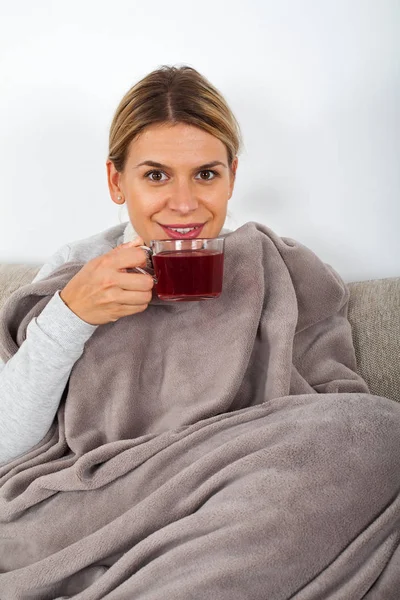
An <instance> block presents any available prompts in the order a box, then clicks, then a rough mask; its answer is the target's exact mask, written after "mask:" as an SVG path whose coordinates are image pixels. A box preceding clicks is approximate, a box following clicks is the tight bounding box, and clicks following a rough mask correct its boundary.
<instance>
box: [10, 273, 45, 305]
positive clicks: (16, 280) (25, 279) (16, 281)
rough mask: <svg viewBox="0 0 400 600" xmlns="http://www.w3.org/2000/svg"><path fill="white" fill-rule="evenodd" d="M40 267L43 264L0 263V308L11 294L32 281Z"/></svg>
mask: <svg viewBox="0 0 400 600" xmlns="http://www.w3.org/2000/svg"><path fill="white" fill-rule="evenodd" d="M40 267H41V265H31V266H30V265H24V264H23V265H21V264H20V265H18V264H15V265H12V264H0V309H1V307H2V305H3V304H4V302H5V301H6V299H7V298H8V296H10V294H12V293H13V292H14V291H15V290H17V289H18V288H19V287H21V286H23V285H26V284H27V283H31V281H32V279H33V278H34V277H35V275H36V273H38V271H39V269H40Z"/></svg>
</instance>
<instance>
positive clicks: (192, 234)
mask: <svg viewBox="0 0 400 600" xmlns="http://www.w3.org/2000/svg"><path fill="white" fill-rule="evenodd" d="M159 225H160V227H162V228H163V230H164V231H165V233H166V234H167V235H168V237H170V238H172V239H175V240H191V239H192V238H196V237H198V236H199V235H200V233H201V231H202V230H203V227H204V225H205V223H191V224H189V225H186V227H183V226H182V225H181V226H179V225H161V223H159Z"/></svg>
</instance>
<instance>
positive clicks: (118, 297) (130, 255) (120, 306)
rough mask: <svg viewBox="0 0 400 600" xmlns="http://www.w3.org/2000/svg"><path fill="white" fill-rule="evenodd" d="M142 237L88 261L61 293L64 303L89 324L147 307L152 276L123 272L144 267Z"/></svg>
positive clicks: (99, 322)
mask: <svg viewBox="0 0 400 600" xmlns="http://www.w3.org/2000/svg"><path fill="white" fill-rule="evenodd" d="M143 245H144V242H143V240H142V238H140V237H139V238H137V239H136V240H135V241H134V242H128V243H126V244H121V245H120V246H117V247H116V248H113V250H110V252H107V253H106V254H103V255H102V256H98V257H96V258H94V259H92V260H90V261H89V262H88V263H86V264H85V265H84V266H83V267H82V269H81V270H80V271H79V272H78V273H77V274H76V275H75V276H74V277H73V278H72V279H71V280H70V281H69V282H68V283H67V285H66V286H65V288H64V289H63V290H62V291H61V292H60V297H61V299H62V300H63V302H65V304H66V305H67V306H68V307H69V308H70V310H72V311H73V312H74V313H75V314H76V315H77V316H78V317H80V318H81V319H82V320H83V321H86V322H87V323H89V324H90V325H104V324H105V323H110V322H115V321H118V319H120V318H121V317H126V316H128V315H134V314H135V313H139V312H143V311H144V310H146V308H147V306H148V304H149V302H150V300H151V298H152V291H151V290H152V288H153V285H154V282H153V278H152V277H151V275H144V274H142V273H126V269H127V268H132V267H144V266H145V265H146V258H147V257H146V252H145V251H144V250H143V249H142V248H136V247H135V246H143Z"/></svg>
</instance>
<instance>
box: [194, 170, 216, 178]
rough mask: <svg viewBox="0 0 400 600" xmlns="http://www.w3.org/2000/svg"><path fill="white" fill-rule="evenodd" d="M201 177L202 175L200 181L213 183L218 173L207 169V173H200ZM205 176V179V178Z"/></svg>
mask: <svg viewBox="0 0 400 600" xmlns="http://www.w3.org/2000/svg"><path fill="white" fill-rule="evenodd" d="M199 175H201V177H200V179H202V180H203V181H211V179H214V178H215V177H216V176H217V175H218V173H217V172H216V171H212V170H210V169H206V170H205V171H200V173H199ZM203 175H205V177H203ZM210 175H212V177H210Z"/></svg>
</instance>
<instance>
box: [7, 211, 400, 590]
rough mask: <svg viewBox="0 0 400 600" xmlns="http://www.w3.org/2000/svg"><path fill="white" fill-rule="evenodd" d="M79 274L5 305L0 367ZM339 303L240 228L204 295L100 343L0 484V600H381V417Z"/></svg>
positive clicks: (399, 476)
mask: <svg viewBox="0 0 400 600" xmlns="http://www.w3.org/2000/svg"><path fill="white" fill-rule="evenodd" d="M81 267H82V265H81V264H78V263H67V264H65V265H63V266H61V267H60V268H58V270H57V271H55V272H54V273H53V274H52V275H51V276H49V277H48V278H47V279H45V280H43V281H39V282H37V283H35V284H29V285H26V286H24V287H23V288H20V289H19V290H17V291H16V292H14V293H13V294H12V296H11V297H10V298H9V300H8V301H7V303H6V305H5V306H4V308H3V311H2V313H1V318H0V350H1V351H0V353H1V356H2V357H3V359H4V360H8V359H9V358H10V357H11V356H13V354H14V353H15V352H17V350H18V348H19V347H20V346H21V344H22V343H23V341H24V339H25V335H26V327H27V325H28V323H29V321H30V320H31V319H33V318H34V317H36V316H37V315H38V314H40V312H41V311H42V310H43V308H44V306H45V305H46V303H47V302H48V301H49V299H50V297H51V296H52V295H53V294H54V292H55V291H56V290H57V289H62V288H63V286H64V285H65V284H66V282H67V281H69V280H70V278H71V277H73V275H74V274H75V273H77V271H78V270H79V269H80V268H81ZM347 301H348V292H347V289H346V287H345V286H344V284H343V283H342V281H341V279H340V278H339V277H338V275H337V274H336V273H335V272H334V271H333V270H332V269H331V268H330V267H328V266H326V265H324V264H323V263H322V262H321V261H320V260H319V259H318V258H317V257H316V256H315V255H314V254H313V253H312V252H311V251H310V250H308V249H307V248H305V247H304V246H302V245H300V244H298V243H297V242H295V241H293V240H290V239H286V238H280V237H278V236H276V235H275V234H274V233H273V232H272V231H270V230H269V229H268V228H267V227H265V226H263V225H260V224H257V223H247V224H246V225H244V226H243V227H240V228H239V229H238V230H236V231H235V232H233V233H232V234H229V235H228V236H227V238H226V260H225V275H224V286H223V293H222V295H221V297H220V298H218V299H215V300H210V301H205V302H195V303H176V304H174V303H165V302H162V301H159V300H158V299H157V298H156V297H154V298H153V300H152V301H151V303H150V305H149V307H148V308H147V310H146V311H144V312H143V313H140V314H137V315H133V316H131V317H125V318H122V319H120V320H119V321H117V322H115V323H109V324H107V325H103V326H100V327H99V328H98V329H97V330H96V331H95V333H94V334H93V336H92V337H91V339H90V340H89V341H88V343H87V344H86V347H85V351H84V353H83V355H82V357H81V358H80V359H79V360H78V361H77V362H76V364H75V365H74V367H73V369H72V372H71V376H70V379H69V383H68V386H67V387H66V389H65V392H64V395H63V398H62V401H61V404H60V407H59V410H58V413H57V416H56V419H55V421H54V424H53V426H52V428H51V430H50V431H49V432H48V435H47V436H46V437H45V438H44V439H43V440H42V441H41V442H40V443H39V444H38V445H37V446H36V447H35V448H33V449H32V450H31V451H30V452H28V453H26V454H25V455H23V456H21V457H19V458H18V459H16V460H14V461H13V462H12V463H10V464H8V465H6V466H4V467H2V468H1V469H0V486H1V488H0V598H1V600H22V599H23V600H27V599H40V600H50V599H51V600H53V599H55V598H57V599H61V598H63V599H66V598H74V599H76V600H97V599H100V598H107V599H108V600H133V599H135V600H167V599H173V600H190V599H194V600H200V599H201V600H206V599H208V600H244V599H246V600H247V599H248V600H266V599H268V600H283V599H289V598H293V599H296V600H321V599H324V598H326V599H328V598H329V599H335V600H357V599H361V598H368V599H380V600H392V599H393V600H398V598H399V597H400V496H399V491H400V405H398V404H397V403H395V402H393V401H391V400H387V399H384V398H378V397H375V396H372V395H370V394H369V393H368V389H367V387H366V385H365V383H364V382H363V381H362V380H361V379H360V378H359V377H358V376H357V374H356V373H355V369H356V365H355V358H354V350H353V346H352V340H351V331H350V326H349V324H348V322H347V319H346V311H347Z"/></svg>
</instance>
